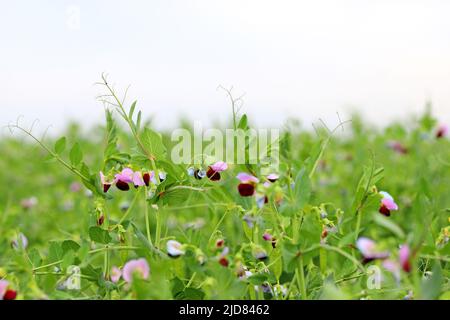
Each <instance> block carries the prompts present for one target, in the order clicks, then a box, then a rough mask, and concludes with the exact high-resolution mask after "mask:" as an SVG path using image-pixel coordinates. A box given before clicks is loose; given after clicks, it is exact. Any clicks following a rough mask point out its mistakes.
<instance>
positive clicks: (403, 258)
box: [398, 244, 411, 273]
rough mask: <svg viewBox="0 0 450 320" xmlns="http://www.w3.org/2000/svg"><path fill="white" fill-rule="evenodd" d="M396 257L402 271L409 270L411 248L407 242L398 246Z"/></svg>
mask: <svg viewBox="0 0 450 320" xmlns="http://www.w3.org/2000/svg"><path fill="white" fill-rule="evenodd" d="M398 257H399V260H400V266H401V267H402V269H403V271H405V272H408V273H409V272H411V261H410V260H411V250H410V248H409V246H408V245H407V244H405V245H403V246H401V247H400V250H399V252H398Z"/></svg>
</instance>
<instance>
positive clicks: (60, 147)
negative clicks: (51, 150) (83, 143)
mask: <svg viewBox="0 0 450 320" xmlns="http://www.w3.org/2000/svg"><path fill="white" fill-rule="evenodd" d="M66 144H67V139H66V137H62V138H60V139H58V140H57V141H56V143H55V152H56V153H57V154H61V153H63V152H64V150H66Z"/></svg>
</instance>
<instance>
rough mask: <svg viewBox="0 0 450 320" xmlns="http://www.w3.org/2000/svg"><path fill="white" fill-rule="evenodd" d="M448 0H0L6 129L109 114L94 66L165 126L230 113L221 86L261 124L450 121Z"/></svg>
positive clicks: (87, 121) (1, 102) (55, 125)
mask: <svg viewBox="0 0 450 320" xmlns="http://www.w3.org/2000/svg"><path fill="white" fill-rule="evenodd" d="M449 15H450V1H445V0H441V1H438V0H426V1H414V0H389V1H383V0H378V1H369V0H367V1H364V0H357V1H349V0H341V1H331V0H330V1H326V0H315V1H301V0H297V1H287V0H278V1H264V0H226V1H225V0H221V1H216V0H183V1H182V0H178V1H173V0H164V1H163V0H160V1H156V0H153V1H138V0H130V1H112V0H108V1H100V0H98V1H92V0H91V1H87V0H85V1H81V0H78V1H77V0H72V1H65V0H62V1H50V0H40V1H24V0H17V1H5V0H0V39H1V42H0V92H1V99H0V108H1V110H2V116H1V117H0V118H1V120H0V125H1V126H4V125H7V124H8V123H9V122H15V121H16V119H17V118H18V117H19V116H23V118H21V119H22V120H21V121H22V123H24V124H30V123H32V122H33V121H34V120H35V119H39V121H40V124H39V126H40V127H41V128H47V127H48V126H51V129H50V133H51V132H52V131H53V132H57V131H58V130H61V129H63V128H64V126H65V124H66V123H67V121H69V120H77V121H80V122H81V123H83V124H84V125H85V126H91V125H93V124H95V123H101V122H102V121H103V115H104V113H103V105H102V103H100V102H98V101H97V100H96V96H97V95H99V94H102V93H104V89H103V88H102V87H101V86H98V85H95V82H97V81H99V80H100V77H101V74H102V72H107V73H108V74H109V81H110V83H113V84H114V85H115V88H116V89H117V90H118V91H119V92H122V91H123V89H125V88H126V87H127V86H128V85H131V87H130V90H129V93H128V97H129V100H128V102H132V101H133V100H135V99H136V100H138V108H140V109H142V110H143V112H144V115H147V116H149V117H152V118H153V119H154V123H155V125H156V126H157V127H159V128H167V127H173V126H176V125H177V123H178V119H179V118H180V116H187V117H189V118H190V119H191V120H197V121H203V122H204V123H205V124H209V123H212V121H213V120H222V121H223V120H224V119H227V117H229V116H230V107H229V101H228V100H227V97H226V96H225V94H224V92H223V91H221V90H218V89H217V88H218V86H219V85H222V86H224V87H231V86H233V93H234V94H235V95H236V96H240V95H241V94H244V93H245V97H244V102H245V104H244V106H243V109H242V110H243V111H244V112H245V113H248V114H249V116H250V119H251V120H252V121H254V122H255V123H256V124H257V125H259V126H266V127H276V126H280V125H282V124H283V122H284V121H285V120H286V119H287V118H288V117H296V118H298V119H300V120H301V121H302V122H303V123H304V124H305V125H306V126H308V125H310V124H311V123H312V122H314V121H317V120H318V119H319V118H321V119H324V120H325V121H326V122H327V123H328V124H329V125H330V126H333V125H334V124H337V122H338V119H337V116H336V112H339V114H340V115H341V118H348V117H349V115H350V113H351V111H352V110H357V111H359V112H360V113H362V114H363V115H364V117H366V118H367V119H368V120H369V121H372V122H373V123H377V124H380V123H386V122H387V121H391V120H398V119H400V120H405V119H406V118H408V117H410V116H411V115H414V114H418V113H420V112H421V111H422V110H423V108H424V105H425V102H426V101H427V100H431V101H432V103H433V106H434V109H433V110H434V114H435V115H436V116H438V117H439V119H440V121H441V122H446V123H450V90H449V89H450V19H448V17H449Z"/></svg>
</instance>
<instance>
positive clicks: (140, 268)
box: [123, 258, 150, 283]
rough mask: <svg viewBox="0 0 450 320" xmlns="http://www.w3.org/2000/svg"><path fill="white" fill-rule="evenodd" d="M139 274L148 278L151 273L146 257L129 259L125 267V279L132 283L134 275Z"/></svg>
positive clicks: (143, 277)
mask: <svg viewBox="0 0 450 320" xmlns="http://www.w3.org/2000/svg"><path fill="white" fill-rule="evenodd" d="M135 273H136V274H138V275H139V276H140V277H141V278H142V279H145V280H146V279H148V277H149V275H150V267H149V266H148V263H147V260H145V259H144V258H141V259H137V260H130V261H128V262H127V263H126V264H125V266H124V267H123V279H124V280H125V281H126V282H128V283H131V282H132V281H133V275H134V274H135Z"/></svg>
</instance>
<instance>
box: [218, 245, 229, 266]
mask: <svg viewBox="0 0 450 320" xmlns="http://www.w3.org/2000/svg"><path fill="white" fill-rule="evenodd" d="M228 253H230V248H228V247H225V248H223V251H222V253H221V254H220V256H219V263H220V265H222V266H223V267H225V268H227V267H228V266H229V265H230V261H229V260H228V258H227V255H228Z"/></svg>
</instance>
